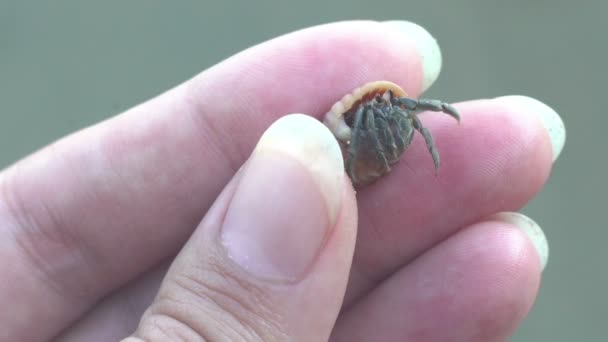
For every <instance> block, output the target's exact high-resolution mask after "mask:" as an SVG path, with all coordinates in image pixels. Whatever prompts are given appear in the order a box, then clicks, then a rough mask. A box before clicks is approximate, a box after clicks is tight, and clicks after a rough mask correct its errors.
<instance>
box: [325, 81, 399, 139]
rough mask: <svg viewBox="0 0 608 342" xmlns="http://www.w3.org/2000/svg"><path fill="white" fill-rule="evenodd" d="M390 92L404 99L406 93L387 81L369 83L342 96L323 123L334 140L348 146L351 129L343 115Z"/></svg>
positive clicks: (326, 115)
mask: <svg viewBox="0 0 608 342" xmlns="http://www.w3.org/2000/svg"><path fill="white" fill-rule="evenodd" d="M389 90H391V91H392V92H393V95H394V96H396V97H405V96H407V93H406V92H405V90H403V89H402V88H401V87H400V86H398V85H396V84H395V83H393V82H389V81H374V82H369V83H366V84H364V85H362V86H361V87H359V88H357V89H355V90H353V91H352V92H351V93H350V94H346V95H344V97H342V99H341V100H340V101H338V102H336V103H334V105H333V106H331V109H330V110H329V112H327V114H325V119H324V120H323V123H324V124H325V125H326V126H327V127H328V128H329V129H330V130H331V131H332V132H333V133H334V135H335V136H336V138H337V139H338V140H339V141H340V142H341V143H343V144H346V145H348V144H350V138H351V129H350V127H348V125H347V124H346V122H345V121H344V114H346V113H348V112H349V111H351V110H352V109H353V108H356V107H357V106H359V104H361V102H365V101H369V100H371V99H373V98H374V97H376V96H377V95H380V96H382V95H384V94H385V93H386V92H388V91H389Z"/></svg>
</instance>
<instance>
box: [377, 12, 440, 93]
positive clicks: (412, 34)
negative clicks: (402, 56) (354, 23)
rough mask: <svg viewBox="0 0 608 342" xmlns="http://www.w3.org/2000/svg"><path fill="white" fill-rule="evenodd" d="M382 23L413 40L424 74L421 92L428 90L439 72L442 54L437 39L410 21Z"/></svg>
mask: <svg viewBox="0 0 608 342" xmlns="http://www.w3.org/2000/svg"><path fill="white" fill-rule="evenodd" d="M383 24H384V25H386V26H389V27H391V28H394V29H396V30H398V31H400V32H401V33H402V34H403V35H405V36H406V38H407V39H411V40H413V41H414V44H415V46H416V48H417V49H418V54H419V55H420V59H421V63H422V69H423V74H424V77H423V79H422V92H424V91H426V90H428V89H429V88H430V87H431V86H432V85H433V83H435V81H436V80H437V78H438V77H439V73H440V72H441V64H442V56H441V49H440V48H439V44H438V43H437V40H436V39H435V38H434V37H433V36H432V35H431V34H430V33H429V31H427V30H426V29H425V28H423V27H422V26H420V25H418V24H416V23H413V22H410V21H405V20H389V21H384V22H383Z"/></svg>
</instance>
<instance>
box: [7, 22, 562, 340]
mask: <svg viewBox="0 0 608 342" xmlns="http://www.w3.org/2000/svg"><path fill="white" fill-rule="evenodd" d="M440 64H441V58H440V56H439V52H438V47H436V45H435V43H434V41H433V39H432V38H431V37H430V36H428V34H427V33H425V32H424V31H423V30H421V29H420V28H417V26H415V25H412V24H407V23H401V24H396V23H390V24H380V23H375V22H343V23H336V24H331V25H324V26H320V27H315V28H311V29H306V30H303V31H300V32H296V33H292V34H288V35H286V36H283V37H280V38H277V39H275V40H272V41H269V42H266V43H263V44H261V45H258V46H255V47H253V48H251V49H248V50H246V51H244V52H242V53H240V54H238V55H236V56H234V57H232V58H230V59H228V60H226V61H223V62H222V63H220V64H218V65H216V66H214V67H212V68H210V69H209V70H206V71H205V72H203V73H201V74H200V75H198V76H196V77H195V78H193V79H192V80H189V81H187V82H185V83H184V84H182V85H180V86H178V87H176V88H175V89H172V90H170V91H168V92H167V93H165V94H162V95H160V96H159V97H157V98H154V99H152V100H150V101H148V102H146V103H144V104H142V105H140V106H137V107H135V108H133V109H131V110H129V111H127V112H126V113H123V114H121V115H119V116H117V117H114V118H112V119H110V120H107V121H105V122H102V123H100V124H97V125H95V126H93V127H90V128H87V129H85V130H83V131H81V132H77V133H75V134H73V135H71V136H69V137H66V138H64V139H62V140H60V141H58V142H56V143H54V144H52V145H50V146H48V147H46V148H45V149H43V150H41V151H39V152H37V153H36V154H34V155H32V156H30V157H28V158H26V159H24V160H22V161H20V162H19V163H17V164H15V165H14V166H12V167H10V168H8V169H7V170H5V171H4V172H2V173H1V174H0V194H1V195H0V196H1V197H0V229H1V230H0V234H1V236H0V237H1V241H3V246H2V248H1V249H0V251H1V253H2V257H1V258H0V272H1V273H0V279H3V281H2V282H1V283H0V302H2V303H3V307H4V310H2V311H0V319H1V320H2V322H4V323H3V324H4V329H3V331H2V333H0V337H1V338H0V340H3V341H4V340H14V341H39V340H48V339H51V338H52V337H54V336H57V335H58V334H59V338H58V340H64V341H72V340H73V341H83V340H84V341H108V340H117V339H120V338H123V337H126V336H129V335H132V336H131V337H129V338H128V339H127V340H128V341H139V340H149V341H156V340H163V341H164V340H200V339H203V338H204V339H205V340H213V341H215V340H304V341H322V340H328V339H330V340H332V341H358V340H361V341H392V340H412V341H495V340H504V339H505V338H507V337H508V336H509V335H511V334H512V333H513V331H514V330H515V329H516V327H517V326H518V324H519V323H520V322H521V320H522V319H523V318H524V316H525V315H526V313H527V312H528V310H529V308H530V307H531V305H532V303H533V301H534V298H535V296H536V292H537V289H538V286H539V281H540V274H541V270H542V267H543V266H544V264H545V263H546V261H547V245H546V241H545V239H544V236H543V235H542V231H541V230H540V228H538V226H537V225H536V224H534V223H533V222H531V221H530V220H529V219H527V218H525V217H523V216H520V215H517V214H513V213H502V214H498V215H496V214H497V213H500V212H506V211H513V210H517V209H519V208H521V207H522V206H523V205H524V204H526V203H527V202H528V201H529V200H530V199H531V198H532V197H533V196H534V195H535V194H536V193H537V192H538V191H539V190H540V189H541V187H542V185H543V184H544V182H545V180H546V179H547V177H548V175H549V172H550V169H551V166H552V162H553V160H554V159H555V158H556V157H557V155H558V154H559V152H560V151H561V148H562V146H563V143H564V139H565V130H564V128H563V124H562V123H561V121H560V119H559V117H558V116H557V115H556V114H555V113H554V112H553V111H552V110H551V109H550V108H548V107H546V106H544V105H543V104H541V103H539V102H537V101H535V100H532V99H529V98H525V97H502V98H497V99H490V100H477V101H469V102H463V103H460V104H456V105H455V106H456V107H457V108H458V110H459V111H460V113H461V114H462V117H463V119H462V124H461V125H460V126H455V125H454V124H453V122H452V121H450V119H449V118H445V117H444V116H443V115H442V114H438V113H428V114H424V115H423V116H422V120H423V121H424V123H425V125H426V126H427V127H428V128H429V130H430V131H431V132H432V134H433V136H434V137H435V139H436V143H437V147H438V149H439V151H440V153H441V158H442V166H441V168H440V169H439V174H438V176H435V173H434V169H433V167H432V162H431V160H430V157H429V156H428V154H427V151H426V148H425V146H424V141H423V140H422V139H420V136H417V137H416V138H414V143H413V145H412V146H411V147H410V148H409V150H408V151H407V152H406V153H405V155H404V156H403V158H402V161H401V163H400V164H399V165H398V166H397V167H395V168H394V170H393V171H392V173H391V174H389V175H388V176H386V177H385V178H383V179H382V180H380V181H378V182H377V183H375V184H373V185H371V186H369V187H366V188H363V189H361V190H359V191H358V193H357V194H356V197H357V201H355V192H354V191H353V189H352V187H351V185H350V182H349V181H348V179H347V177H346V176H345V175H344V171H343V165H342V161H341V156H340V153H339V150H338V146H337V143H336V141H335V139H333V137H332V136H331V135H330V134H329V131H328V130H327V129H325V127H324V126H322V124H320V123H319V121H318V120H314V119H312V118H311V117H309V116H304V115H290V116H286V117H283V116H285V114H287V113H306V114H309V115H311V116H313V117H315V118H317V119H321V118H322V116H323V114H324V113H325V112H326V111H327V109H328V108H329V106H330V105H331V104H332V103H333V102H334V101H336V100H337V99H339V98H340V97H341V96H342V95H343V94H345V93H347V92H349V91H351V90H352V89H353V88H355V87H357V86H359V85H361V84H363V83H365V82H368V81H374V80H390V81H393V82H395V83H397V84H400V85H402V86H403V87H404V89H405V90H406V91H407V92H408V93H409V94H410V95H412V96H414V97H416V96H418V95H419V94H420V93H421V92H422V91H424V90H425V89H426V88H428V86H430V85H431V84H432V83H433V81H434V80H435V79H436V77H437V75H438V73H439V69H440ZM281 117H283V118H281ZM273 123H274V124H273ZM268 127H270V128H269V129H268V130H267V128H268ZM546 128H548V129H546ZM265 131H266V134H265V135H264V136H263V137H262V138H261V140H260V136H261V135H262V134H263V133H264V132H265ZM256 146H257V147H256ZM254 147H255V150H254ZM252 150H254V152H253V153H252V154H251V151H252ZM242 165H244V166H243V167H241V166H242ZM237 170H238V171H237ZM203 217H204V218H203ZM201 219H202V221H201ZM355 240H356V248H355ZM176 254H177V256H176ZM353 254H354V257H353Z"/></svg>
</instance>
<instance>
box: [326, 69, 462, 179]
mask: <svg viewBox="0 0 608 342" xmlns="http://www.w3.org/2000/svg"><path fill="white" fill-rule="evenodd" d="M425 110H430V111H436V112H444V113H446V114H448V115H450V116H452V117H454V118H455V119H456V120H458V121H460V115H459V113H458V112H457V111H456V109H455V108H454V107H452V106H451V105H449V104H447V103H444V102H441V101H438V100H428V99H412V98H408V97H407V94H406V93H405V91H404V90H403V89H401V87H399V86H398V85H396V84H394V83H392V82H388V81H376V82H370V83H367V84H364V85H363V86H361V87H359V88H357V89H355V90H353V92H352V93H350V94H347V95H345V96H344V97H343V98H342V99H341V100H340V101H338V102H336V103H335V104H334V105H333V106H332V107H331V110H330V111H329V112H328V113H327V114H326V115H325V119H324V123H325V125H326V126H327V127H329V129H330V130H331V131H332V132H333V133H334V135H335V136H336V138H337V139H338V141H339V142H340V145H341V146H342V150H343V154H344V162H345V168H346V173H347V174H348V175H349V177H350V178H351V180H352V182H353V183H354V184H355V185H365V184H369V183H372V182H373V181H375V180H377V179H378V178H380V177H382V176H383V175H385V174H387V173H388V172H390V171H391V165H394V164H395V163H397V162H398V161H399V158H400V157H401V155H402V154H403V152H404V151H405V150H406V149H407V147H408V146H409V145H410V143H411V142H412V138H413V137H414V130H417V131H419V132H420V133H421V134H422V136H423V137H424V140H425V141H426V145H427V147H428V149H429V152H430V153H431V156H432V157H433V162H434V164H435V171H437V169H438V168H439V153H438V152H437V149H436V148H435V144H434V142H433V138H432V137H431V134H430V132H429V131H428V130H427V129H426V128H425V127H424V126H423V125H422V122H421V121H420V119H419V118H418V115H417V114H418V112H420V111H425Z"/></svg>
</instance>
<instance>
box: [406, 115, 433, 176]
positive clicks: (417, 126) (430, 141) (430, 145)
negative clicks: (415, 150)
mask: <svg viewBox="0 0 608 342" xmlns="http://www.w3.org/2000/svg"><path fill="white" fill-rule="evenodd" d="M410 115H411V117H412V121H413V123H414V128H415V129H416V130H418V131H419V132H420V134H422V136H423V137H424V141H425V142H426V146H427V147H428V149H429V152H430V153H431V156H432V157H433V163H434V164H435V173H436V172H437V170H438V169H439V152H438V151H437V148H436V147H435V142H434V141H433V137H432V136H431V132H429V130H428V129H426V127H424V126H422V122H421V121H420V119H419V118H418V116H417V115H416V114H415V113H411V114H410Z"/></svg>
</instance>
